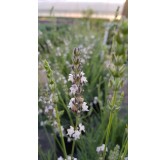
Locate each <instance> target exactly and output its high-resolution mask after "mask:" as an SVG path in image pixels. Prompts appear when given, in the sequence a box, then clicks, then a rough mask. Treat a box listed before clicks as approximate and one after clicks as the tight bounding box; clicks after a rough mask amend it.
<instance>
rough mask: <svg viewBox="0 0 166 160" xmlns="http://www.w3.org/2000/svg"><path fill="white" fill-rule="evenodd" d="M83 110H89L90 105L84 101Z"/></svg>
mask: <svg viewBox="0 0 166 160" xmlns="http://www.w3.org/2000/svg"><path fill="white" fill-rule="evenodd" d="M82 111H89V110H88V106H87V105H86V102H83V104H82Z"/></svg>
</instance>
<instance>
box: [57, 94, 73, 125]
mask: <svg viewBox="0 0 166 160" xmlns="http://www.w3.org/2000/svg"><path fill="white" fill-rule="evenodd" d="M59 98H60V100H61V102H62V104H63V106H64V108H65V110H66V112H67V114H68V116H69V119H70V123H71V125H74V124H73V120H72V118H71V114H70V113H69V110H68V108H67V107H66V104H65V103H64V101H63V99H62V97H61V96H59Z"/></svg>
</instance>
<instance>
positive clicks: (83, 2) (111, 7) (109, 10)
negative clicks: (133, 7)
mask: <svg viewBox="0 0 166 160" xmlns="http://www.w3.org/2000/svg"><path fill="white" fill-rule="evenodd" d="M127 3H128V1H126V0H38V8H39V11H38V13H39V17H40V18H44V17H48V16H50V11H52V13H51V14H52V15H54V16H55V17H65V18H81V17H83V14H82V13H83V11H85V10H93V15H92V18H101V19H109V20H112V19H113V18H114V13H115V11H116V9H117V7H120V8H119V18H121V15H125V16H126V17H127V16H128V14H127V10H128V7H127ZM40 20H42V19H40Z"/></svg>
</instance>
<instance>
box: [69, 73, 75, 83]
mask: <svg viewBox="0 0 166 160" xmlns="http://www.w3.org/2000/svg"><path fill="white" fill-rule="evenodd" d="M68 81H71V82H73V81H74V78H73V75H72V74H69V79H68Z"/></svg>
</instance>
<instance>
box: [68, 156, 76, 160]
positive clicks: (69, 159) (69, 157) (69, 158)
mask: <svg viewBox="0 0 166 160" xmlns="http://www.w3.org/2000/svg"><path fill="white" fill-rule="evenodd" d="M67 160H71V156H67ZM73 160H77V158H74V157H73Z"/></svg>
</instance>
